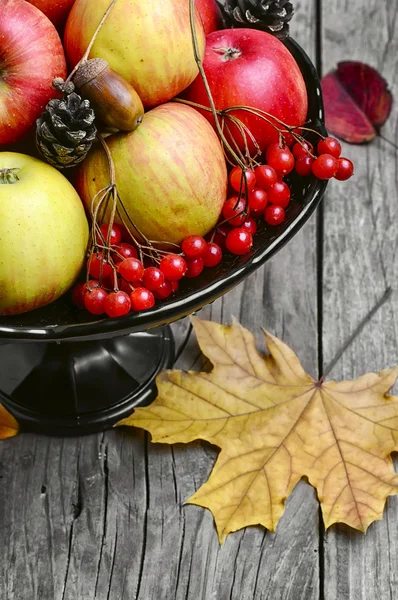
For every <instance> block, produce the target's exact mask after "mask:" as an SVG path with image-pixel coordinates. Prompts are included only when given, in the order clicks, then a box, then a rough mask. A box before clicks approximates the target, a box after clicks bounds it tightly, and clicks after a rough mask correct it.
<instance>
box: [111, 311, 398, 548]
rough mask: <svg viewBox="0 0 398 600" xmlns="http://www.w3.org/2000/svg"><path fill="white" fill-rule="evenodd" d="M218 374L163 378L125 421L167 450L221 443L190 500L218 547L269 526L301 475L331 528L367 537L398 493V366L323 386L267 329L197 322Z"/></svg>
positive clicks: (174, 374)
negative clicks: (207, 513) (206, 514)
mask: <svg viewBox="0 0 398 600" xmlns="http://www.w3.org/2000/svg"><path fill="white" fill-rule="evenodd" d="M192 322H193V325H194V328H195V331H196V335H197V338H198V342H199V345H200V347H201V350H202V352H203V353H204V354H205V355H206V356H207V357H208V358H209V359H210V361H211V362H212V363H213V365H214V369H213V371H212V372H211V373H196V372H188V373H184V372H182V371H164V372H163V373H161V374H160V375H159V377H158V380H157V384H158V394H159V395H158V397H157V399H156V400H155V401H154V402H153V403H152V404H151V405H150V406H148V407H145V408H138V409H136V410H135V411H134V413H133V415H132V416H130V417H128V418H127V419H124V420H123V421H121V422H120V423H119V425H131V426H135V427H141V428H143V429H146V430H147V431H149V432H150V433H151V434H152V441H154V442H162V443H166V444H174V443H176V442H190V441H192V440H196V439H203V440H207V441H208V442H210V443H211V444H215V445H216V446H219V447H220V448H221V452H220V454H219V456H218V459H217V462H216V464H215V466H214V468H213V471H212V473H211V475H210V477H209V479H208V481H207V482H206V483H205V484H204V485H202V487H201V488H200V489H199V490H198V491H197V492H196V493H195V494H194V495H193V496H192V497H191V498H190V499H189V500H188V502H189V503H191V504H197V505H200V506H203V507H206V508H208V509H210V510H211V512H212V513H213V515H214V519H215V522H216V526H217V531H218V535H219V539H220V542H221V543H222V542H223V541H224V539H225V537H226V535H227V534H228V533H230V532H232V531H236V530H238V529H241V528H242V527H245V526H247V525H256V524H261V525H263V526H264V527H267V528H268V529H270V530H274V529H275V527H276V525H277V523H278V521H279V519H280V517H281V515H282V513H283V510H284V504H285V500H286V498H287V497H288V496H289V494H290V493H291V492H292V490H293V488H294V486H295V485H296V484H297V482H298V481H299V480H300V479H301V478H302V477H304V476H305V477H307V478H308V481H309V482H310V483H311V484H312V485H313V486H314V487H315V488H316V489H317V492H318V498H319V501H320V503H321V507H322V514H323V519H324V522H325V526H326V527H329V526H330V525H332V524H333V523H337V522H340V523H346V524H347V525H350V526H351V527H354V528H356V529H359V530H360V531H364V532H365V531H366V529H367V528H368V526H369V525H370V523H372V522H373V521H375V520H378V519H381V518H382V514H383V508H384V505H385V501H386V498H387V496H390V495H392V494H396V493H397V492H398V475H396V474H395V472H394V467H393V464H392V460H391V457H390V453H391V452H392V451H394V450H398V443H397V442H398V398H397V397H394V396H387V395H386V394H387V391H388V390H389V389H390V388H391V386H392V385H393V383H394V381H395V379H396V377H397V376H398V367H397V368H394V369H390V370H385V371H381V372H380V373H379V374H375V373H369V374H367V375H364V376H362V377H359V378H358V379H356V380H355V381H341V382H339V383H336V382H334V381H329V382H326V383H321V382H317V381H315V380H314V379H312V377H310V376H309V375H307V373H306V372H305V371H304V370H303V368H302V366H301V364H300V361H299V359H298V358H297V356H296V355H295V354H294V352H293V351H292V350H291V349H290V348H289V347H288V346H287V345H286V344H284V343H283V342H281V341H280V340H279V339H278V338H276V337H274V336H272V335H270V334H269V333H267V332H264V333H265V336H266V343H267V348H268V352H269V354H266V355H265V356H262V355H260V354H259V352H258V351H257V350H256V348H255V343H254V338H253V336H252V334H251V333H250V332H249V331H247V330H246V329H244V328H243V327H242V326H241V325H239V323H238V322H237V321H234V322H233V324H232V325H231V326H223V325H218V324H216V323H212V322H208V321H201V320H199V319H198V318H192Z"/></svg>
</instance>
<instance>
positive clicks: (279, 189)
mask: <svg viewBox="0 0 398 600" xmlns="http://www.w3.org/2000/svg"><path fill="white" fill-rule="evenodd" d="M268 200H269V201H270V202H271V204H278V205H279V206H282V207H283V208H286V206H288V204H289V202H290V188H289V186H288V185H287V183H285V182H284V181H277V182H276V183H275V185H273V186H272V187H271V188H269V190H268ZM265 210H267V209H265Z"/></svg>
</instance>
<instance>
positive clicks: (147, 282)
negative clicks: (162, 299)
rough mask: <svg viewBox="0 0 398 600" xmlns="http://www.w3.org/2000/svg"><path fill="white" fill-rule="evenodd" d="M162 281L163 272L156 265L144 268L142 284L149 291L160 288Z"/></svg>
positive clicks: (163, 279) (163, 278)
mask: <svg viewBox="0 0 398 600" xmlns="http://www.w3.org/2000/svg"><path fill="white" fill-rule="evenodd" d="M164 281H165V277H164V273H162V271H161V270H160V269H158V268H157V267H148V268H147V269H145V272H144V277H143V284H144V287H146V288H148V290H151V292H153V291H154V290H157V289H158V288H160V287H161V286H162V285H163V284H164Z"/></svg>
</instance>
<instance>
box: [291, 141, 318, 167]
mask: <svg viewBox="0 0 398 600" xmlns="http://www.w3.org/2000/svg"><path fill="white" fill-rule="evenodd" d="M312 151H313V147H312V144H310V143H309V142H302V144H300V142H296V143H295V144H294V146H293V148H292V153H293V156H294V157H295V158H303V157H306V156H308V153H309V152H312ZM296 165H297V162H296Z"/></svg>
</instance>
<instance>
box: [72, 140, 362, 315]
mask: <svg viewBox="0 0 398 600" xmlns="http://www.w3.org/2000/svg"><path fill="white" fill-rule="evenodd" d="M296 139H297V140H298V139H300V138H298V137H297V138H296ZM317 151H318V156H315V155H314V149H313V146H312V145H311V144H310V143H309V142H305V141H304V140H303V139H302V138H301V139H300V141H296V143H295V144H294V145H293V146H292V150H290V149H289V147H288V146H286V145H285V146H281V145H279V144H271V145H270V146H269V147H268V148H267V151H266V154H265V159H266V164H257V166H256V167H255V168H254V169H249V168H247V169H242V168H241V167H240V166H237V167H234V168H233V169H232V171H231V172H230V175H229V184H230V188H231V189H232V193H231V195H230V197H229V198H228V199H227V200H226V202H225V203H224V206H223V209H222V215H221V219H222V222H221V223H219V224H218V226H217V227H216V229H215V230H213V232H211V233H210V234H209V235H208V236H207V240H205V239H204V238H203V237H201V236H199V235H191V236H189V237H187V238H185V239H184V240H183V242H182V245H181V250H182V253H181V254H173V253H166V252H164V251H160V250H159V251H156V253H157V254H156V256H157V257H156V258H155V259H154V258H153V255H151V256H152V259H150V261H149V264H146V259H143V254H142V252H141V250H140V258H139V256H138V252H137V248H138V247H139V244H138V242H137V247H136V246H134V245H132V244H131V243H130V242H131V241H132V239H131V238H130V237H129V236H128V233H127V231H124V228H122V227H119V226H118V225H112V227H111V228H110V226H109V224H103V225H101V226H100V227H99V231H98V229H97V232H98V234H97V239H96V245H95V252H94V253H92V254H91V255H90V257H89V259H88V261H87V265H86V268H87V274H88V279H87V281H86V282H85V283H79V284H77V285H76V286H75V288H74V290H73V301H74V303H75V304H76V305H77V306H78V307H79V308H85V309H87V310H88V311H89V312H90V313H92V314H94V315H102V314H106V315H108V317H121V316H123V315H126V314H128V313H129V312H130V311H141V310H147V309H150V308H152V307H153V306H154V305H155V302H156V300H165V299H166V298H168V297H169V296H170V295H171V294H173V293H174V292H175V291H176V290H177V289H178V286H179V281H180V279H182V278H183V277H188V278H193V277H197V276H198V275H200V273H201V272H202V271H203V269H204V268H205V267H215V266H216V265H218V264H219V263H220V262H221V260H222V257H223V249H224V248H226V249H227V250H228V251H229V252H231V253H232V254H235V255H243V254H246V253H247V252H249V251H250V250H251V248H252V246H253V236H254V234H255V233H256V231H257V222H256V220H255V219H256V218H259V217H263V218H264V220H265V222H266V224H267V225H270V226H275V225H280V224H281V223H282V222H283V221H284V219H285V209H286V208H287V206H288V205H289V203H290V188H289V185H288V184H287V183H286V182H285V181H283V178H284V176H285V175H288V174H289V173H291V172H292V171H293V170H294V169H295V170H296V172H297V173H298V175H301V176H308V175H311V174H312V175H314V176H315V177H317V178H318V179H330V178H331V177H335V178H336V179H339V180H341V181H343V180H345V179H348V178H349V177H351V175H352V174H353V170H354V168H353V164H352V162H351V161H350V160H348V159H347V158H342V157H340V154H341V146H340V143H339V142H338V141H337V140H336V139H335V138H332V137H326V138H322V139H321V140H320V142H319V143H318V145H317ZM126 240H128V241H126ZM154 264H156V266H154Z"/></svg>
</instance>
